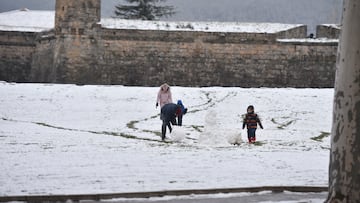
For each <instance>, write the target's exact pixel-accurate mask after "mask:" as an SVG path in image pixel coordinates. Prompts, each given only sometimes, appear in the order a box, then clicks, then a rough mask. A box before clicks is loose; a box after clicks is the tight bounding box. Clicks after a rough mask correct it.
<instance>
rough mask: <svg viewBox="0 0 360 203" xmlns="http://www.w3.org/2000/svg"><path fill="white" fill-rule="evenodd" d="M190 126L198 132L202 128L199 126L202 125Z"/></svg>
mask: <svg viewBox="0 0 360 203" xmlns="http://www.w3.org/2000/svg"><path fill="white" fill-rule="evenodd" d="M191 127H192V128H194V129H195V130H196V131H198V132H200V133H202V130H201V129H200V128H204V126H201V125H192V126H191Z"/></svg>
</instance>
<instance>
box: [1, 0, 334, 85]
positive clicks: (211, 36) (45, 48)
mask: <svg viewBox="0 0 360 203" xmlns="http://www.w3.org/2000/svg"><path fill="white" fill-rule="evenodd" d="M99 21H100V0H81V1H72V0H57V2H56V16H55V27H54V29H53V30H51V31H47V32H13V31H0V55H1V60H0V80H4V81H8V82H48V83H74V84H105V85H109V84H120V85H138V86H158V85H159V84H161V83H163V82H167V83H169V84H170V85H178V86H238V87H333V85H334V79H335V64H336V52H337V45H338V43H337V41H330V42H329V41H328V42H323V41H321V40H319V41H317V40H304V39H305V38H307V36H306V34H307V28H306V26H298V27H296V28H293V29H289V30H286V31H282V32H277V33H234V32H201V31H165V30H138V29H135V30H134V29H110V28H104V27H102V26H101V25H100V24H99V23H98V22H99ZM339 32H340V29H336V28H335V29H334V28H331V29H329V28H328V26H327V25H324V26H318V33H317V38H319V37H321V36H324V37H326V38H338V34H339Z"/></svg>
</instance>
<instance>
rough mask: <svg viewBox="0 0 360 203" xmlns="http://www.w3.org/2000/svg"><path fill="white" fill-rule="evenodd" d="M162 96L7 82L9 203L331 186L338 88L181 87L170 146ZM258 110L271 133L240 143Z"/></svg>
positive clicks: (0, 98) (2, 97) (4, 145)
mask: <svg viewBox="0 0 360 203" xmlns="http://www.w3.org/2000/svg"><path fill="white" fill-rule="evenodd" d="M157 91H158V87H124V86H76V85H55V84H14V83H5V82H2V83H0V170H1V173H0V196H4V195H28V194H79V193H81V194H83V193H111V192H138V191H157V190H170V189H209V188H223V187H225V188H229V187H251V186H282V185H285V186H297V185H304V186H326V185H327V181H328V162H329V147H330V141H329V140H330V138H329V136H328V135H329V132H330V128H331V115H332V101H333V89H291V88H286V89H273V88H257V89H255V88H250V89H246V88H223V87H208V88H185V87H172V92H173V98H174V100H177V99H181V100H182V101H183V103H184V104H185V106H186V107H187V108H188V109H189V111H188V113H187V114H186V115H185V116H184V119H183V126H182V127H181V128H177V129H175V130H174V132H173V133H172V136H173V137H175V139H176V141H173V140H172V139H171V138H169V139H168V140H167V142H161V139H160V127H161V121H160V119H159V111H160V110H159V109H156V108H155V97H156V94H157ZM250 104H252V105H254V106H255V111H256V112H257V113H258V114H259V115H260V117H261V119H262V122H263V125H264V130H261V129H258V131H257V140H258V142H257V143H256V144H248V143H246V142H243V143H241V144H240V145H232V144H230V143H229V140H231V138H233V137H234V136H236V134H239V133H241V137H242V140H246V139H247V138H246V130H242V129H241V127H242V115H243V114H244V113H245V112H246V107H247V106H248V105H250ZM183 136H185V137H183ZM169 137H170V135H169ZM182 138H183V139H182ZM199 138H201V139H199Z"/></svg>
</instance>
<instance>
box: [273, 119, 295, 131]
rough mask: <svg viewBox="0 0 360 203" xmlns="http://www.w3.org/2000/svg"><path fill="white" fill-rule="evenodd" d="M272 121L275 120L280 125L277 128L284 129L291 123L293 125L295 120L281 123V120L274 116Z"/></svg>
mask: <svg viewBox="0 0 360 203" xmlns="http://www.w3.org/2000/svg"><path fill="white" fill-rule="evenodd" d="M271 122H273V123H274V124H276V125H278V127H277V128H278V129H281V130H282V129H284V128H286V127H288V126H289V125H291V124H292V123H294V122H295V120H291V121H289V122H286V123H279V122H277V121H275V119H274V118H272V119H271Z"/></svg>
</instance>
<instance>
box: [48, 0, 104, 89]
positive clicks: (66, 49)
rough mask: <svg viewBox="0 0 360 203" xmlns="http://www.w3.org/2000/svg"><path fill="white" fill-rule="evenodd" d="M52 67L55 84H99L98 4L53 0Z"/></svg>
mask: <svg viewBox="0 0 360 203" xmlns="http://www.w3.org/2000/svg"><path fill="white" fill-rule="evenodd" d="M55 9H56V11H55V37H56V43H55V47H54V65H53V70H51V74H50V78H51V79H50V80H51V81H52V82H57V83H76V84H88V83H90V82H91V83H97V81H98V82H99V83H100V81H99V80H100V79H101V75H102V73H101V68H100V65H99V63H100V62H99V61H100V60H99V58H100V54H99V53H100V50H101V49H100V47H101V45H100V44H101V34H100V31H101V26H100V25H99V24H98V23H99V22H100V18H101V14H100V9H101V1H100V0H56V8H55Z"/></svg>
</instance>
